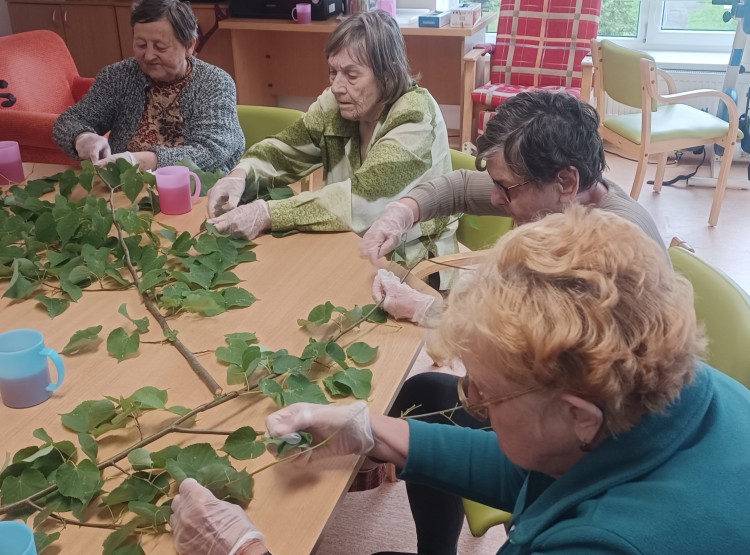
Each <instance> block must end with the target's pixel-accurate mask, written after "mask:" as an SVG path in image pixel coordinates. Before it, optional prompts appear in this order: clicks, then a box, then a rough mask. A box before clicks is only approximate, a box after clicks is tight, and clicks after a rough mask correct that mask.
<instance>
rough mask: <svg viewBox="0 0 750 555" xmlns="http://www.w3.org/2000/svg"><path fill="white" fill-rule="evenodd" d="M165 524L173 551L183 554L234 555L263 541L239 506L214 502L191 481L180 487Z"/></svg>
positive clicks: (214, 500)
mask: <svg viewBox="0 0 750 555" xmlns="http://www.w3.org/2000/svg"><path fill="white" fill-rule="evenodd" d="M169 524H170V526H171V527H172V537H173V539H174V545H175V548H176V549H177V551H178V552H179V553H182V554H185V555H188V554H189V555H227V554H229V555H234V553H236V552H237V550H238V549H239V548H240V547H242V546H243V545H245V544H246V543H248V542H250V541H252V540H260V541H261V542H264V541H265V538H264V537H263V534H261V532H260V530H258V529H257V528H256V527H255V525H254V524H253V523H252V522H251V521H250V518H249V517H248V516H247V513H245V511H243V510H242V507H238V506H237V505H233V504H232V503H228V502H226V501H220V500H218V499H216V497H214V495H213V493H211V492H210V491H209V490H208V489H206V488H204V487H203V486H202V485H200V484H199V483H198V482H196V481H195V480H194V479H192V478H186V479H185V480H183V481H182V483H181V484H180V493H178V494H177V495H176V496H175V498H174V500H173V501H172V516H171V517H169Z"/></svg>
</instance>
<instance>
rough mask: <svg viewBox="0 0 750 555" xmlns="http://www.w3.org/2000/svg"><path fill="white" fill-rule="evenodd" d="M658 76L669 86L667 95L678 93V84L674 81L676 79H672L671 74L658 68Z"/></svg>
mask: <svg viewBox="0 0 750 555" xmlns="http://www.w3.org/2000/svg"><path fill="white" fill-rule="evenodd" d="M656 75H657V76H658V77H660V78H661V79H663V80H664V82H665V83H666V85H667V94H674V93H676V92H677V83H675V81H674V77H672V76H671V75H670V74H669V73H667V72H666V71H664V70H663V69H659V68H658V67H657V68H656Z"/></svg>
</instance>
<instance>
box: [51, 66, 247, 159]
mask: <svg viewBox="0 0 750 555" xmlns="http://www.w3.org/2000/svg"><path fill="white" fill-rule="evenodd" d="M191 60H192V62H193V73H192V76H191V77H190V80H189V81H188V83H187V84H186V85H185V88H184V89H183V90H182V92H181V93H180V111H181V112H182V117H183V124H184V133H185V145H184V146H179V147H167V146H158V145H155V146H153V147H151V148H150V149H149V150H151V151H152V152H154V153H156V157H157V166H158V167H163V166H171V165H174V164H175V162H177V161H179V160H182V159H183V158H190V159H191V160H192V161H193V162H195V164H196V165H197V166H198V167H199V168H201V169H202V170H205V171H215V170H221V171H223V172H228V171H231V170H232V169H233V168H234V166H235V164H236V163H237V162H238V161H239V159H240V156H242V153H243V151H244V150H245V136H244V135H243V133H242V128H241V127H240V122H239V120H238V119H237V92H236V89H235V86H234V81H233V80H232V78H231V77H230V76H229V74H228V73H226V72H225V71H224V70H222V69H220V68H218V67H216V66H213V65H211V64H207V63H206V62H203V61H201V60H199V59H197V58H191ZM150 86H151V81H150V80H149V78H148V77H147V76H146V75H145V74H144V73H143V72H142V71H141V69H140V68H139V67H138V63H137V62H136V61H135V58H129V59H127V60H123V61H122V62H117V63H115V64H112V65H110V66H107V67H105V68H104V69H103V70H102V71H101V72H100V73H99V75H97V77H96V80H95V81H94V84H93V85H92V87H91V89H90V90H89V92H88V93H87V94H86V96H84V97H83V99H82V100H81V101H80V102H79V103H78V104H75V105H74V106H71V107H70V108H68V109H67V110H65V112H63V113H62V114H61V115H60V117H59V118H58V119H57V122H56V123H55V127H54V129H53V131H52V136H53V138H54V139H55V141H56V142H57V144H58V145H60V148H62V149H63V151H65V152H66V153H67V154H69V155H70V156H73V157H74V158H77V157H78V156H77V153H76V150H75V138H76V137H77V136H78V135H79V134H80V133H83V132H84V131H90V132H93V133H97V134H99V135H103V134H105V133H107V132H108V131H109V144H110V147H111V148H112V153H117V152H123V151H125V150H127V145H128V143H129V142H130V139H131V138H132V137H133V136H134V135H135V133H136V131H137V130H138V124H139V123H140V121H141V116H142V115H143V111H144V110H145V109H146V95H147V93H148V89H149V87H150Z"/></svg>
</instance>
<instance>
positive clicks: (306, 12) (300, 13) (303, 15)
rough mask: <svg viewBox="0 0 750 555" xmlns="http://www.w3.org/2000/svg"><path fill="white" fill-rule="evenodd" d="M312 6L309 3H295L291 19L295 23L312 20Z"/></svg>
mask: <svg viewBox="0 0 750 555" xmlns="http://www.w3.org/2000/svg"><path fill="white" fill-rule="evenodd" d="M311 8H312V6H311V5H310V4H297V5H296V6H294V8H292V19H293V20H294V22H295V23H311V22H312V9H311Z"/></svg>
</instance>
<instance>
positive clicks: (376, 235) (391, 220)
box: [359, 202, 414, 264]
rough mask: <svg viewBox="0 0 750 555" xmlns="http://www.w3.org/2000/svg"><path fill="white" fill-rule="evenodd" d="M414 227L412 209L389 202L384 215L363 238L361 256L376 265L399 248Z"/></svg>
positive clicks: (360, 248) (398, 203)
mask: <svg viewBox="0 0 750 555" xmlns="http://www.w3.org/2000/svg"><path fill="white" fill-rule="evenodd" d="M413 226H414V214H413V213H412V211H411V208H409V207H408V206H406V205H405V204H403V203H401V202H389V203H388V205H387V206H386V207H385V212H383V215H382V216H380V217H379V218H378V219H377V220H375V222H374V223H373V224H372V225H371V226H370V229H368V230H367V233H365V235H364V237H362V242H361V243H360V245H359V255H360V256H361V257H362V258H369V259H370V262H372V263H373V264H376V262H377V260H378V259H379V258H381V257H383V256H385V255H386V254H388V253H389V252H391V251H392V250H393V249H395V248H396V247H397V246H398V244H399V243H400V242H401V241H402V240H403V239H404V237H405V236H406V232H407V231H409V230H410V229H411V228H412V227H413Z"/></svg>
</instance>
